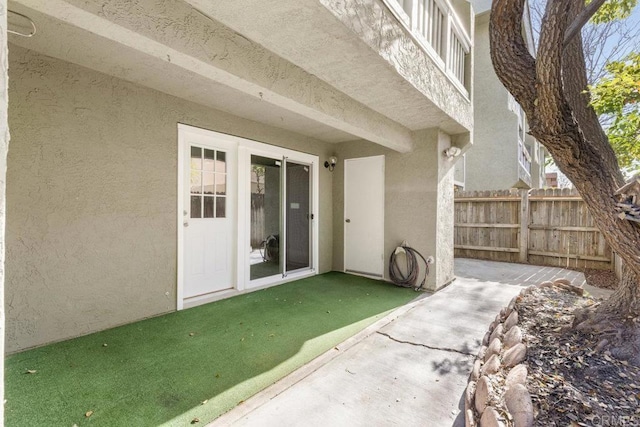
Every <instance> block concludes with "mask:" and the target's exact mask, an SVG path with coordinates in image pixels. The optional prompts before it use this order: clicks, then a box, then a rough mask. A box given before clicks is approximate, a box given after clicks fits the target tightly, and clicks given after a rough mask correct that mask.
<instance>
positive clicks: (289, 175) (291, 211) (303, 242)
mask: <svg viewBox="0 0 640 427" xmlns="http://www.w3.org/2000/svg"><path fill="white" fill-rule="evenodd" d="M284 175H285V186H284V187H285V194H284V196H285V209H284V211H285V229H286V233H285V247H286V251H285V267H286V268H285V275H286V273H287V272H291V271H296V270H301V269H306V268H309V267H310V266H311V258H310V256H311V246H310V245H311V219H312V218H311V209H310V207H311V203H310V202H311V198H310V196H311V191H310V185H311V179H310V175H311V171H310V167H309V165H306V164H302V163H297V162H293V161H291V160H288V159H285V173H284Z"/></svg>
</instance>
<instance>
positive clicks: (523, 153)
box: [518, 141, 531, 175]
mask: <svg viewBox="0 0 640 427" xmlns="http://www.w3.org/2000/svg"><path fill="white" fill-rule="evenodd" d="M518 162H519V163H520V165H521V166H522V167H523V169H524V170H525V171H526V172H527V173H528V174H529V175H531V155H530V154H529V150H527V147H525V146H524V144H523V143H522V141H518Z"/></svg>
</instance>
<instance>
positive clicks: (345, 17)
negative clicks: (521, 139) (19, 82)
mask: <svg viewBox="0 0 640 427" xmlns="http://www.w3.org/2000/svg"><path fill="white" fill-rule="evenodd" d="M385 1H387V0H385ZM389 1H392V0H389ZM393 1H395V0H393ZM438 1H439V2H440V0H438ZM455 1H459V2H461V3H464V4H467V3H466V2H465V1H464V0H455ZM438 4H440V5H445V6H446V7H449V6H447V5H448V3H438ZM392 7H393V6H391V7H390V6H389V5H388V4H387V3H384V2H382V1H381V0H340V1H339V0H278V1H275V2H264V1H258V0H234V1H211V0H166V1H162V2H159V1H156V0H138V1H136V2H123V1H120V0H47V1H46V2H43V1H41V0H14V1H10V2H9V8H10V9H11V10H14V11H16V12H20V13H24V14H26V15H28V16H29V17H30V18H31V19H33V20H34V21H35V22H36V25H37V26H38V34H37V35H36V36H34V37H33V38H30V39H25V38H19V37H17V36H11V37H10V42H11V43H14V44H16V45H19V46H22V47H24V48H27V49H31V50H34V51H37V52H40V53H43V54H46V55H49V56H53V57H56V58H60V59H63V60H65V61H68V62H72V63H76V64H79V65H82V66H85V67H88V68H91V69H94V70H97V71H100V72H102V73H105V74H108V75H111V76H114V77H118V78H122V79H125V80H128V81H132V82H134V83H138V84H140V85H143V86H147V87H150V88H153V89H156V90H159V91H162V92H165V93H168V94H170V95H174V96H177V97H180V98H184V99H187V100H190V101H193V102H196V103H199V104H202V105H206V106H209V107H212V108H216V109H219V110H222V111H226V112H229V113H231V114H234V115H238V116H240V117H245V118H247V119H250V120H255V121H259V122H263V123H266V124H269V125H272V126H276V127H280V128H284V129H289V130H292V131H294V132H298V133H300V134H302V135H307V136H310V137H313V138H317V139H320V140H323V141H328V142H342V141H349V140H354V139H360V138H361V139H366V140H369V141H372V142H375V143H377V144H380V145H382V146H385V147H388V148H391V149H394V150H397V151H401V152H406V151H410V150H411V149H412V147H413V131H416V130H420V129H425V128H432V127H439V128H441V129H443V130H444V131H445V132H448V133H450V134H452V135H455V134H467V133H468V132H469V131H470V130H471V127H472V120H473V119H472V117H473V115H472V107H471V103H470V101H469V99H468V96H467V94H466V93H467V91H466V89H465V88H464V85H463V82H462V81H461V80H464V79H465V77H466V76H465V74H464V72H463V71H461V70H465V67H468V66H465V65H463V64H462V62H463V60H464V56H465V55H466V53H464V52H465V49H466V48H467V46H466V45H464V43H462V42H461V43H462V44H461V45H460V46H458V45H457V44H456V42H455V41H453V42H451V43H450V42H449V41H450V40H454V39H455V37H454V36H452V35H451V34H454V33H455V32H456V31H457V30H455V29H454V30H455V31H454V30H451V28H452V27H451V26H450V22H453V21H452V18H451V16H452V15H451V14H452V13H453V11H454V9H453V8H449V9H446V11H447V15H446V16H447V21H446V22H449V24H447V25H445V26H443V27H442V31H441V34H443V37H445V38H446V40H447V42H446V43H445V42H442V43H445V44H442V46H443V47H444V48H446V49H445V51H443V52H452V53H451V55H450V58H451V59H447V58H449V56H447V55H449V54H448V53H447V54H446V55H445V56H444V58H445V59H444V60H443V59H442V57H440V59H438V58H439V56H438V55H439V53H438V55H435V54H434V52H431V51H429V48H428V47H425V44H424V43H423V42H421V41H420V40H419V39H417V38H416V37H415V36H414V35H412V30H411V27H407V24H406V23H405V22H403V21H402V19H401V18H400V19H399V18H398V14H397V13H395V12H394V11H393V9H392ZM443 7H444V6H443ZM443 10H445V9H443ZM467 10H469V7H468V4H467ZM469 13H470V11H469ZM443 22H445V21H443ZM412 25H413V24H412ZM452 31H453V32H452ZM458 32H459V31H458ZM456 34H457V33H456ZM443 40H444V39H443ZM460 40H462V41H463V42H465V41H464V38H460ZM427 41H428V40H427ZM432 50H433V49H432ZM436 53H437V52H436ZM454 58H457V59H454ZM456 64H457V65H456ZM469 81H470V80H469Z"/></svg>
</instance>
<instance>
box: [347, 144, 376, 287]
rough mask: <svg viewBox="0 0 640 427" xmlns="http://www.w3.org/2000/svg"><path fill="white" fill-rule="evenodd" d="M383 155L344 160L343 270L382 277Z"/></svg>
mask: <svg viewBox="0 0 640 427" xmlns="http://www.w3.org/2000/svg"><path fill="white" fill-rule="evenodd" d="M383 269H384V156H375V157H362V158H357V159H347V160H345V161H344V270H345V271H346V272H352V273H358V274H365V275H370V276H379V277H382V274H383Z"/></svg>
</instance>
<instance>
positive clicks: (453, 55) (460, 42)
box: [383, 0, 471, 96]
mask: <svg viewBox="0 0 640 427" xmlns="http://www.w3.org/2000/svg"><path fill="white" fill-rule="evenodd" d="M383 1H384V3H385V4H386V5H387V6H388V7H389V9H390V10H391V11H392V12H393V13H394V14H395V16H396V17H397V18H398V20H399V21H400V22H401V23H402V24H403V25H404V26H405V27H406V28H407V29H408V30H409V31H410V33H411V35H412V36H413V38H414V39H415V40H416V41H417V42H418V43H419V44H420V45H421V46H422V48H423V49H424V50H425V51H426V52H427V53H428V54H429V55H430V56H431V57H432V59H433V60H434V61H435V62H436V63H437V64H438V65H439V66H440V67H441V68H442V69H443V71H444V72H445V74H447V76H449V78H451V80H452V81H453V82H454V83H455V84H456V86H457V87H458V88H459V89H460V90H461V91H462V92H463V93H464V94H465V96H468V90H467V87H466V83H467V82H466V79H465V75H466V67H467V64H466V60H467V56H468V55H469V51H470V50H471V40H470V38H469V36H468V35H467V32H466V31H465V29H464V28H463V26H462V24H461V23H460V20H459V19H458V16H457V15H456V14H455V12H454V10H453V8H452V7H451V4H450V3H449V2H448V1H447V0H383Z"/></svg>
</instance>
